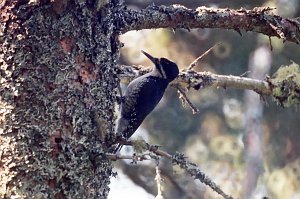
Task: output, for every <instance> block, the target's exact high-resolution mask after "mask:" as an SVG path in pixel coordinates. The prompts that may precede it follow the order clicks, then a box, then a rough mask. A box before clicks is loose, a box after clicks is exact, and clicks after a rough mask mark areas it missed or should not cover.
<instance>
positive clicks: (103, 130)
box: [0, 0, 119, 198]
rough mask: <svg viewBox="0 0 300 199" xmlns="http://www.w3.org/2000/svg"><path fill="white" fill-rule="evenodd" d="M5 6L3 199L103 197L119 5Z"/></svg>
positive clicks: (0, 59)
mask: <svg viewBox="0 0 300 199" xmlns="http://www.w3.org/2000/svg"><path fill="white" fill-rule="evenodd" d="M1 2H2V3H1V5H0V6H1V7H0V9H1V19H0V22H1V30H0V31H1V32H0V34H1V39H0V40H1V42H0V43H1V46H0V66H1V71H0V74H1V79H0V81H1V86H0V93H1V98H0V100H1V102H0V103H1V104H0V111H1V112H0V130H1V131H0V135H1V137H0V149H1V150H0V157H1V161H0V166H1V167H0V169H1V170H0V198H105V197H106V196H107V194H108V191H109V189H108V183H109V177H110V175H111V169H112V166H111V163H110V162H109V161H108V160H107V159H105V158H103V159H101V158H100V161H94V159H93V154H98V155H99V154H101V153H103V151H104V150H105V147H104V146H103V145H102V143H103V141H102V139H103V138H104V135H105V134H108V133H110V132H112V130H113V121H114V112H113V102H114V100H115V92H114V90H115V89H114V88H115V87H116V85H117V80H118V78H117V76H116V61H115V60H118V57H119V46H118V41H117V36H118V35H117V34H116V31H114V26H113V19H114V18H113V9H114V8H116V5H114V4H115V3H116V2H115V3H112V2H106V1H99V2H98V3H97V1H80V0H75V1H69V0H61V1H60V0H58V1H51V2H50V1H17V0H15V1H1ZM97 128H98V129H97Z"/></svg>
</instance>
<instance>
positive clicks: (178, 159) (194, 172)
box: [106, 140, 232, 199]
mask: <svg viewBox="0 0 300 199" xmlns="http://www.w3.org/2000/svg"><path fill="white" fill-rule="evenodd" d="M127 144H128V145H133V142H132V141H130V140H128V141H127ZM143 149H146V150H148V151H150V152H152V153H154V154H155V155H157V156H161V157H165V158H167V159H169V160H171V161H172V163H173V164H176V165H178V166H180V168H182V169H183V170H185V171H186V172H187V173H188V174H190V175H191V176H192V177H194V178H195V179H198V180H199V181H200V182H202V183H204V184H205V185H207V186H209V187H210V188H211V189H212V190H214V191H215V192H217V193H218V194H220V195H221V196H222V197H223V198H225V199H232V197H231V196H229V195H227V194H226V193H225V192H224V191H223V190H222V189H221V188H220V187H219V186H218V185H216V184H215V183H214V182H213V181H212V180H211V179H210V178H209V177H208V176H206V175H205V173H203V172H202V171H201V170H200V169H199V168H198V166H197V165H196V164H195V163H192V162H189V161H188V160H187V158H186V157H185V156H184V154H181V153H176V154H175V155H170V154H169V153H167V152H165V151H163V150H161V149H159V147H158V146H156V145H150V144H148V143H146V142H144V145H143ZM148 155H149V154H141V155H136V154H134V155H133V156H131V157H134V158H132V160H133V162H136V158H135V157H142V159H138V161H143V160H146V159H147V158H146V156H148ZM149 156H150V157H151V158H153V156H151V155H149ZM106 157H107V158H109V159H111V160H113V161H116V160H119V159H128V158H129V157H130V156H123V155H118V154H106Z"/></svg>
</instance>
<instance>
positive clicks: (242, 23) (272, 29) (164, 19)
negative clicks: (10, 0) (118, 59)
mask: <svg viewBox="0 0 300 199" xmlns="http://www.w3.org/2000/svg"><path fill="white" fill-rule="evenodd" d="M270 10H272V8H254V9H253V10H246V9H239V10H234V9H228V8H224V9H220V8H209V7H198V8H196V9H188V8H186V7H184V6H181V5H172V6H155V5H152V6H149V7H147V8H146V9H142V10H137V11H136V10H130V9H127V8H126V7H125V8H124V9H123V10H121V11H120V12H119V13H118V19H117V20H118V23H117V25H116V26H117V28H118V29H119V30H120V31H121V32H123V33H125V32H127V31H130V30H141V29H152V28H186V29H191V28H222V29H231V30H235V31H237V32H238V33H239V34H241V30H244V31H253V32H258V33H262V34H264V35H267V36H276V37H279V38H281V39H283V40H284V41H285V40H288V41H291V42H295V43H297V44H298V43H299V42H300V33H299V32H300V20H299V19H297V18H296V19H289V18H283V17H281V16H278V15H273V14H270Z"/></svg>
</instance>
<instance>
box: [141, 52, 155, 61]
mask: <svg viewBox="0 0 300 199" xmlns="http://www.w3.org/2000/svg"><path fill="white" fill-rule="evenodd" d="M142 53H143V54H144V55H145V56H146V57H148V59H150V60H151V61H152V62H153V63H154V64H156V63H157V61H158V59H157V58H155V57H152V56H151V55H149V54H148V53H146V52H145V51H143V50H142Z"/></svg>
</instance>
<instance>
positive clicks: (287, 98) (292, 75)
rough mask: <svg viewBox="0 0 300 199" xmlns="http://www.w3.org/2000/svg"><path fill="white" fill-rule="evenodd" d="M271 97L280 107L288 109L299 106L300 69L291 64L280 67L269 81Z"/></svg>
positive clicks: (296, 65)
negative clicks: (271, 88) (271, 86)
mask: <svg viewBox="0 0 300 199" xmlns="http://www.w3.org/2000/svg"><path fill="white" fill-rule="evenodd" d="M270 82H271V84H272V85H273V90H272V95H273V97H274V98H275V99H276V101H277V102H278V103H280V105H282V106H284V107H289V106H291V105H299V104H300V67H299V65H298V64H296V63H294V62H292V63H291V64H290V65H288V66H281V67H280V68H279V69H278V70H277V72H276V73H275V74H274V75H273V77H272V79H271V81H270Z"/></svg>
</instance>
